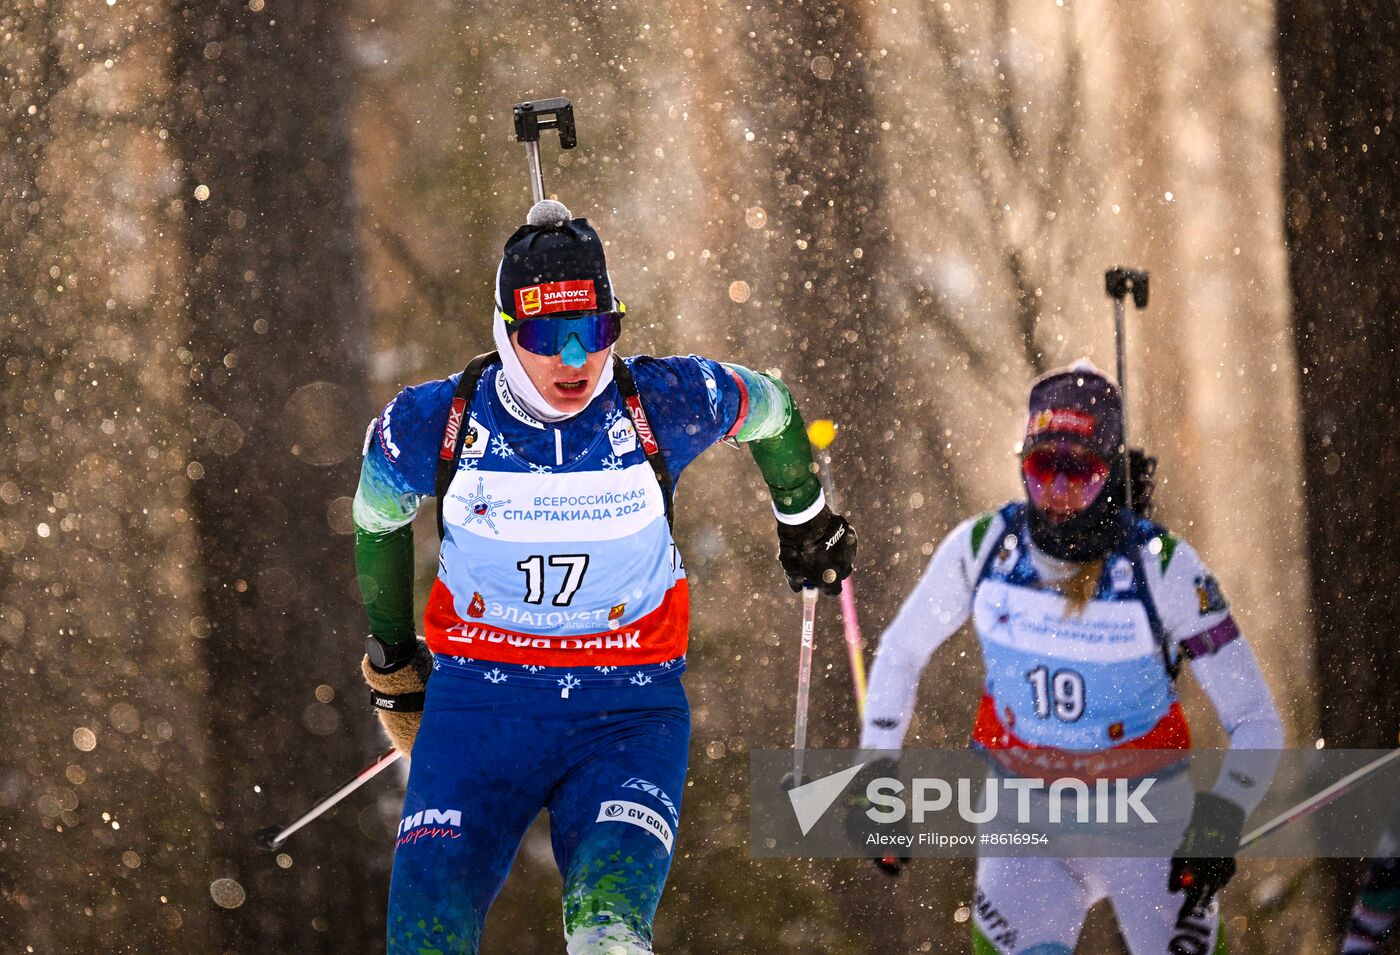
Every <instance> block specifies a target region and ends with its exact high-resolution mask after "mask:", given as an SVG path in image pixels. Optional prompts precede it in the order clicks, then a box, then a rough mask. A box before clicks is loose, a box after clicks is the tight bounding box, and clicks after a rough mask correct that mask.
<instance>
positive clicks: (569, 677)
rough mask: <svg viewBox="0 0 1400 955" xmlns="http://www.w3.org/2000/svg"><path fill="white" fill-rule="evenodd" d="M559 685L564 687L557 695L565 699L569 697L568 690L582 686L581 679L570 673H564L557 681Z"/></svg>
mask: <svg viewBox="0 0 1400 955" xmlns="http://www.w3.org/2000/svg"><path fill="white" fill-rule="evenodd" d="M559 685H560V686H562V687H563V688H564V692H563V693H560V694H559V695H560V696H562V697H563V698H564V699H566V700H567V699H568V698H569V691H570V690H574V689H577V688H578V687H580V686H582V685H583V681H582V680H580V679H579V678H578V677H576V676H574V675H573V674H572V673H565V674H564V677H563V679H561V680H560V681H559Z"/></svg>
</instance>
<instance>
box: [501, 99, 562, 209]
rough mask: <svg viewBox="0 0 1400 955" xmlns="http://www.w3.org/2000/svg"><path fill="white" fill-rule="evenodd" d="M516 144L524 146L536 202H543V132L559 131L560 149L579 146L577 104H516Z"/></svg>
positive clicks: (545, 101)
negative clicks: (541, 150)
mask: <svg viewBox="0 0 1400 955" xmlns="http://www.w3.org/2000/svg"><path fill="white" fill-rule="evenodd" d="M513 112H514V113H515V141H516V142H518V143H524V144H525V163H526V165H528V166H529V169H530V188H531V189H532V190H534V194H535V201H536V202H539V201H540V200H541V199H543V198H544V173H543V172H542V171H541V170H540V130H542V129H557V130H559V148H560V149H573V148H574V147H575V146H577V145H578V133H577V131H576V130H575V128H574V104H573V103H572V102H570V101H569V98H568V97H566V96H557V97H555V98H554V99H541V100H535V101H533V102H526V103H516V104H515V106H514V107H513Z"/></svg>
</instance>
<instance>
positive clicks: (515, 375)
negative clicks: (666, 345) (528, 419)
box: [491, 309, 613, 424]
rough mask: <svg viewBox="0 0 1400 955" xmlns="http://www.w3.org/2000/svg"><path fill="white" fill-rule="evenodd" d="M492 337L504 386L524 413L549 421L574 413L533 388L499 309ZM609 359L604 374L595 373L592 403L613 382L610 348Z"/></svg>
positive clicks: (609, 351) (558, 420) (493, 322)
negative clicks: (504, 381) (502, 371)
mask: <svg viewBox="0 0 1400 955" xmlns="http://www.w3.org/2000/svg"><path fill="white" fill-rule="evenodd" d="M491 337H492V338H494V339H495V341H496V350H497V351H498V352H500V353H501V365H502V366H503V370H504V371H505V376H506V387H507V388H509V389H510V393H511V395H512V396H513V397H514V398H515V400H516V401H518V402H520V406H521V407H522V408H523V409H525V411H526V412H528V413H529V414H531V415H533V416H535V417H536V418H538V419H539V420H541V421H545V422H548V423H550V424H557V423H558V422H560V421H563V420H565V419H566V418H572V417H573V416H574V415H575V414H577V412H569V411H559V410H557V409H556V408H555V407H554V406H553V405H551V404H550V403H549V402H548V401H547V400H545V397H544V395H542V394H540V390H539V389H538V388H536V387H535V383H534V382H533V381H531V380H530V376H529V375H528V374H526V373H525V366H524V365H522V364H520V359H519V357H517V356H516V354H515V346H514V344H512V343H511V340H510V333H509V332H507V331H506V323H505V319H503V318H501V313H500V310H499V309H497V310H496V317H495V318H494V319H492V322H491ZM608 358H609V361H607V362H606V363H605V364H604V365H603V373H602V374H601V375H599V376H598V384H597V385H596V386H595V387H594V388H593V394H591V395H589V396H588V400H589V402H590V403H591V402H592V401H593V399H594V398H597V397H598V396H599V395H601V394H602V393H603V389H604V388H606V387H608V385H610V384H612V380H613V368H612V361H611V358H612V349H611V348H609V349H608Z"/></svg>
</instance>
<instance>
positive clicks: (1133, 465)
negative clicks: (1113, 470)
mask: <svg viewBox="0 0 1400 955" xmlns="http://www.w3.org/2000/svg"><path fill="white" fill-rule="evenodd" d="M1128 473H1129V475H1130V476H1131V478H1132V488H1133V511H1134V513H1136V514H1137V515H1138V516H1139V517H1151V516H1152V492H1153V491H1155V490H1156V489H1157V481H1156V475H1157V459H1156V458H1154V457H1152V456H1151V455H1150V454H1148V453H1147V452H1146V451H1144V450H1143V449H1142V448H1129V449H1128Z"/></svg>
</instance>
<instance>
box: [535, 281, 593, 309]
mask: <svg viewBox="0 0 1400 955" xmlns="http://www.w3.org/2000/svg"><path fill="white" fill-rule="evenodd" d="M515 307H516V311H517V312H518V313H519V314H520V315H522V316H524V317H526V318H534V317H535V316H536V315H549V314H550V313H552V312H590V311H593V310H594V309H596V308H597V307H598V295H597V293H596V292H595V291H594V289H593V280H592V279H582V280H578V281H572V282H545V283H544V284H543V285H527V286H526V287H525V288H518V289H516V290H515Z"/></svg>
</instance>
